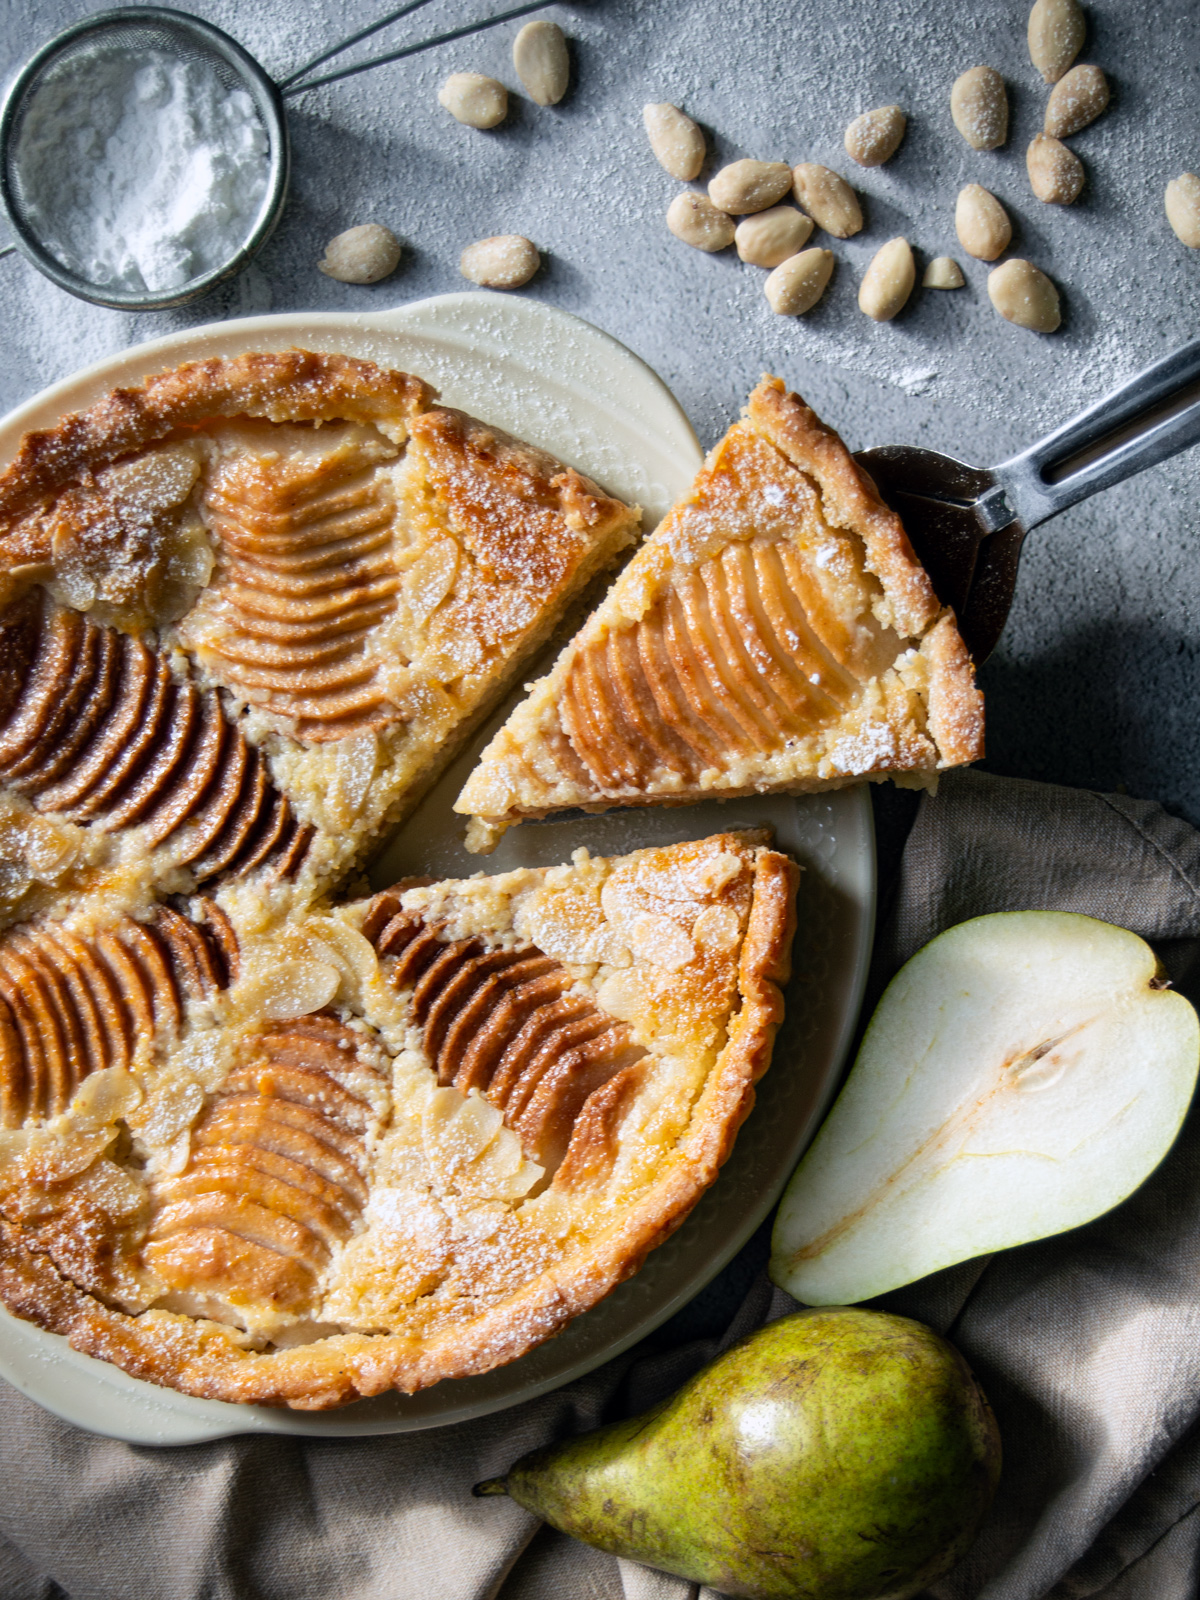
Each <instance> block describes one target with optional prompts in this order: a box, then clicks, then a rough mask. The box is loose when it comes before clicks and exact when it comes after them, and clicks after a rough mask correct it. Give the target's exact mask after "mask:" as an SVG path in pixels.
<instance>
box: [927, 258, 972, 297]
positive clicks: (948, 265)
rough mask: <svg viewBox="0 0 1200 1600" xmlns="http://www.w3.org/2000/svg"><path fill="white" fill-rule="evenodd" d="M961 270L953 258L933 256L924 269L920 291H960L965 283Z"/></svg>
mask: <svg viewBox="0 0 1200 1600" xmlns="http://www.w3.org/2000/svg"><path fill="white" fill-rule="evenodd" d="M966 281H967V280H966V279H965V278H964V277H963V274H962V268H961V267H960V266H959V264H958V262H957V261H955V259H954V257H953V256H935V257H934V259H933V260H932V261H931V262H930V263H929V265H928V266H927V267H926V268H925V275H924V277H923V278H922V279H921V287H922V289H961V288H962V287H963V285H964V284H965V283H966Z"/></svg>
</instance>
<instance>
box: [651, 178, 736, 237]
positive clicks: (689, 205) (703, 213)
mask: <svg viewBox="0 0 1200 1600" xmlns="http://www.w3.org/2000/svg"><path fill="white" fill-rule="evenodd" d="M736 226H737V225H736V223H735V222H734V220H733V218H732V217H731V216H730V215H729V213H728V212H727V211H722V210H720V209H719V207H717V206H715V205H713V203H712V201H711V200H710V199H709V198H708V196H707V195H706V194H697V193H696V191H695V190H694V189H685V190H684V192H683V193H682V194H677V195H676V196H675V198H674V200H672V201H671V204H670V206H669V207H668V208H667V227H668V228H670V230H671V232H672V233H673V234H674V235H675V237H676V238H677V239H682V240H683V242H684V244H690V245H691V247H692V248H693V250H724V248H725V246H726V245H730V244H732V243H733V236H734V232H735V229H736Z"/></svg>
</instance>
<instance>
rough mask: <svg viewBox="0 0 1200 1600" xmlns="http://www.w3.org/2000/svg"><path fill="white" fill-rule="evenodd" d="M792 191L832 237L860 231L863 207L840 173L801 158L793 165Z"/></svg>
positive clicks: (849, 237) (851, 234) (851, 235)
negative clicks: (800, 160)
mask: <svg viewBox="0 0 1200 1600" xmlns="http://www.w3.org/2000/svg"><path fill="white" fill-rule="evenodd" d="M792 193H793V194H794V195H795V196H796V200H797V203H798V204H799V205H800V206H801V207H802V209H803V210H805V211H807V212H808V214H809V216H810V217H811V218H812V219H813V221H814V222H815V223H816V225H817V227H818V228H824V230H825V232H826V233H831V234H832V235H833V237H834V238H835V239H851V238H853V237H854V235H855V234H856V233H858V232H860V231H861V229H862V225H863V214H862V207H861V206H860V205H859V203H858V196H857V195H856V194H855V192H854V190H853V189H852V188H851V187H850V185H849V184H848V183H847V182H846V180H845V178H843V177H842V175H841V173H839V172H832V171H831V170H830V169H829V168H828V167H819V166H817V164H816V163H815V162H813V161H802V162H801V163H800V165H799V166H798V167H793V168H792Z"/></svg>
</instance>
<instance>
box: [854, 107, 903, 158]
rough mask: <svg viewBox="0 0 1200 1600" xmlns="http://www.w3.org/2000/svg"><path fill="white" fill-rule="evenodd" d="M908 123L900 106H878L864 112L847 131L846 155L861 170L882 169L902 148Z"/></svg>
mask: <svg viewBox="0 0 1200 1600" xmlns="http://www.w3.org/2000/svg"><path fill="white" fill-rule="evenodd" d="M907 125H908V124H907V119H906V118H905V115H904V113H903V111H901V109H900V107H899V106H878V107H877V108H876V109H875V110H874V111H864V112H863V114H862V116H861V117H855V119H854V121H853V122H852V123H851V124H850V126H849V127H848V128H847V129H846V139H845V144H846V153H847V154H848V155H850V156H852V157H853V158H854V160H855V161H857V162H858V164H859V166H860V167H881V166H882V165H883V163H884V162H885V161H890V160H891V158H892V157H893V156H894V155H895V154H896V151H897V150H899V148H900V141H901V140H902V139H903V138H904V130H905V128H906V127H907Z"/></svg>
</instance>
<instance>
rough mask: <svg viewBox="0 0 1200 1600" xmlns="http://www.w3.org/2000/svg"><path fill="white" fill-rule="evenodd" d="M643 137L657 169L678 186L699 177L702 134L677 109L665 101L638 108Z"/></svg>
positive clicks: (702, 144) (702, 147) (702, 154)
mask: <svg viewBox="0 0 1200 1600" xmlns="http://www.w3.org/2000/svg"><path fill="white" fill-rule="evenodd" d="M642 121H643V122H644V123H645V124H646V136H647V138H648V139H649V140H650V148H651V150H653V151H654V154H655V157H656V158H657V160H658V164H659V166H660V167H662V168H663V169H664V171H666V172H669V173H670V174H671V176H672V177H673V178H678V179H679V180H680V182H681V183H690V182H691V181H692V179H693V178H698V177H699V176H700V168H701V167H702V166H703V165H704V135H703V133H701V131H700V129H699V128H698V127H697V126H696V124H695V123H694V122H693V121H692V119H691V117H687V116H684V114H683V112H682V111H680V109H679V107H678V106H673V105H670V104H668V103H667V102H666V101H665V100H664V101H661V102H660V103H659V104H658V105H649V106H643V107H642Z"/></svg>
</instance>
